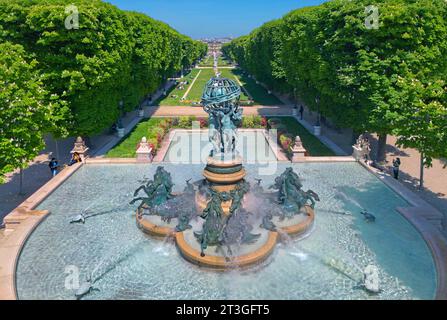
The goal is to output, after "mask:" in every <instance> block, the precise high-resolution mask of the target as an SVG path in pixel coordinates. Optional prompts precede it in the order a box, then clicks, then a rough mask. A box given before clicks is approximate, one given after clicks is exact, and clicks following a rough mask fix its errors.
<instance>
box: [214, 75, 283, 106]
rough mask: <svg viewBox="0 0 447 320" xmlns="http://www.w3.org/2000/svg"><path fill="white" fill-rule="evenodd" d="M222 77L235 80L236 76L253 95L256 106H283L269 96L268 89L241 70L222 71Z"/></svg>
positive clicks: (272, 96)
mask: <svg viewBox="0 0 447 320" xmlns="http://www.w3.org/2000/svg"><path fill="white" fill-rule="evenodd" d="M222 75H223V76H225V77H233V78H234V76H236V77H237V78H238V79H239V81H240V82H241V83H242V85H243V86H244V88H245V89H246V90H247V91H248V92H249V93H250V94H251V96H252V97H253V100H254V102H255V104H256V105H262V106H276V105H282V104H283V103H282V102H281V101H280V100H279V99H278V98H277V97H276V96H275V95H273V94H269V93H268V90H267V89H265V88H264V87H262V86H261V85H259V84H256V81H255V80H253V79H251V78H249V77H248V76H246V75H244V74H243V73H242V71H241V70H240V69H232V70H222Z"/></svg>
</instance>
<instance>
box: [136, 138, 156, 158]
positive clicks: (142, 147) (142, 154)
mask: <svg viewBox="0 0 447 320" xmlns="http://www.w3.org/2000/svg"><path fill="white" fill-rule="evenodd" d="M136 154H137V161H138V162H152V158H153V156H152V148H151V146H150V145H149V143H148V142H147V139H146V137H143V138H142V139H141V141H140V143H139V144H138V145H137V152H136Z"/></svg>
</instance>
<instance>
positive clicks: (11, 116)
mask: <svg viewBox="0 0 447 320" xmlns="http://www.w3.org/2000/svg"><path fill="white" fill-rule="evenodd" d="M36 64H37V62H36V61H35V60H31V61H29V60H27V59H26V54H25V50H24V48H23V47H22V46H20V45H14V44H12V43H10V42H6V43H2V44H0V87H1V88H2V89H1V90H0V180H2V178H3V177H4V175H5V174H6V173H8V172H10V171H12V170H14V169H15V168H21V169H22V168H25V167H26V166H27V163H28V162H29V161H30V160H32V159H33V158H34V157H35V156H37V155H38V154H39V152H40V150H42V148H43V147H44V146H45V144H44V140H43V134H44V133H45V132H47V131H49V130H50V129H51V123H50V121H49V120H50V118H51V107H52V106H51V105H47V104H45V103H44V100H45V94H46V92H45V91H44V90H43V88H42V81H41V79H40V78H41V77H40V76H39V74H38V72H37V71H36Z"/></svg>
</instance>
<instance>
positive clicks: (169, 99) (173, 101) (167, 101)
mask: <svg viewBox="0 0 447 320" xmlns="http://www.w3.org/2000/svg"><path fill="white" fill-rule="evenodd" d="M199 71H200V70H199V69H193V70H192V71H191V72H190V73H188V74H187V75H185V76H184V77H183V78H182V79H180V80H179V82H182V81H188V82H189V84H188V85H187V86H186V87H185V88H184V89H183V90H179V89H177V87H173V88H172V89H171V90H170V91H169V92H168V95H167V96H166V97H161V98H160V99H158V100H157V101H155V103H154V105H157V106H188V105H190V104H191V103H187V102H186V101H180V99H181V98H182V97H183V95H184V94H185V93H186V91H187V90H188V88H189V86H190V85H191V83H192V82H193V81H194V78H195V77H196V76H197V74H198V73H199ZM173 96H176V97H173Z"/></svg>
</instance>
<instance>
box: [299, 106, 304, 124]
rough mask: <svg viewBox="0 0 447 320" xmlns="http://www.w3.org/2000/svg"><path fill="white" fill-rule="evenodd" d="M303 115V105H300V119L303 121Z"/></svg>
mask: <svg viewBox="0 0 447 320" xmlns="http://www.w3.org/2000/svg"><path fill="white" fill-rule="evenodd" d="M303 114H304V107H303V105H300V119H301V120H303Z"/></svg>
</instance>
